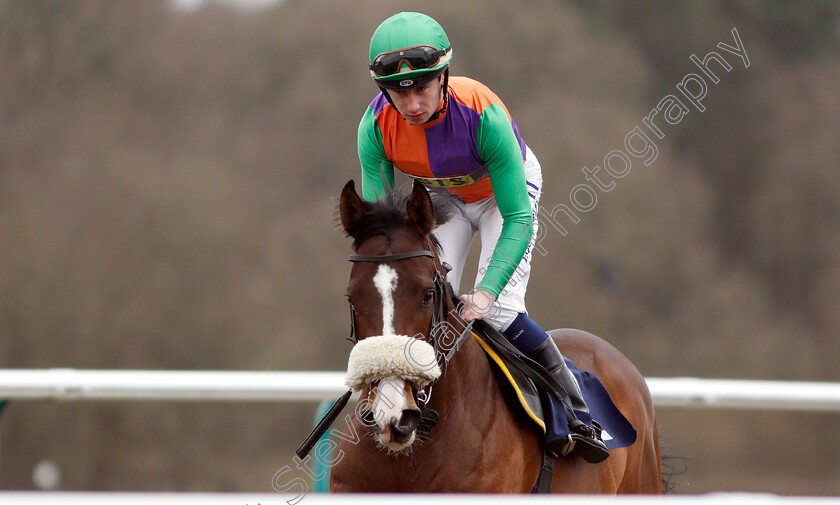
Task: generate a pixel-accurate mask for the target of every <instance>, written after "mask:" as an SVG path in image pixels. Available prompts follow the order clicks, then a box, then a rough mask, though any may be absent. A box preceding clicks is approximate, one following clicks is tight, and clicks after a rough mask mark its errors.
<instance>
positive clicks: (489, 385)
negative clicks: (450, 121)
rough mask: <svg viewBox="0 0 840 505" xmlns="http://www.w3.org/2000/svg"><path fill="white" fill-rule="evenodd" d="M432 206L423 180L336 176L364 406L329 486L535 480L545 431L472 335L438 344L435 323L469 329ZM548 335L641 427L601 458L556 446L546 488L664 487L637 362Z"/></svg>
mask: <svg viewBox="0 0 840 505" xmlns="http://www.w3.org/2000/svg"><path fill="white" fill-rule="evenodd" d="M435 207H436V206H435V205H433V203H432V199H431V198H430V196H429V193H428V191H427V190H426V188H425V187H424V186H422V185H421V184H420V183H419V182H415V183H414V187H413V190H412V191H411V193H410V194H409V195H406V194H405V193H404V192H392V193H390V194H389V195H388V196H387V197H386V198H383V199H381V200H379V201H378V202H367V201H364V200H362V199H361V198H360V197H359V195H358V194H357V193H356V190H355V186H354V183H353V181H352V180H351V181H349V182H348V183H347V185H346V186H345V187H344V189H343V190H342V193H341V199H340V202H339V216H340V221H341V227H342V228H343V230H344V231H345V232H346V233H347V234H348V235H349V236H350V237H352V238H353V240H354V243H353V248H354V250H355V252H356V253H357V254H356V255H354V256H351V257H350V260H351V261H352V262H353V266H352V268H351V272H350V282H349V286H348V289H347V295H348V299H349V301H350V305H351V314H352V318H353V321H352V325H353V329H354V332H355V337H356V339H357V341H358V343H357V344H356V346H355V347H354V349H353V352H351V362H352V363H350V364H348V385H350V381H351V378H350V375H351V371H350V368H351V366H350V365H351V364H352V365H353V366H352V368H354V370H355V371H354V372H352V373H353V375H354V377H353V378H352V381H355V383H354V384H353V385H351V387H354V388H355V389H357V390H360V391H361V398H362V403H361V404H364V405H365V407H364V408H363V409H361V410H360V409H359V408H357V409H356V412H357V414H358V413H361V415H356V416H348V418H349V420H350V423H351V425H350V426H348V428H347V429H348V432H350V433H359V434H360V436H359V437H358V438H356V439H345V440H342V441H341V442H340V443H339V445H338V450H339V451H338V452H337V454H339V455H341V458H340V459H338V460H337V461H336V463H335V464H334V466H333V467H332V470H331V481H330V491H331V492H377V493H394V492H421V493H429V492H446V493H528V492H530V491H531V490H532V488H533V486H534V484H535V483H536V481H537V477H538V475H539V472H540V467H541V463H542V455H543V449H542V440H541V437H542V435H541V434H539V433H538V432H537V430H536V429H535V426H534V425H533V424H531V423H530V422H529V420H528V419H527V418H526V417H525V416H524V414H522V413H520V412H519V411H517V410H515V409H513V408H512V406H511V403H512V401H511V400H510V399H509V398H510V395H509V394H507V393H506V392H505V391H504V389H503V385H502V384H500V382H499V380H497V378H496V375H495V371H494V370H493V369H492V368H491V366H490V364H489V362H488V359H487V357H486V355H485V353H484V351H483V350H482V348H481V347H480V345H479V344H478V343H477V342H476V340H475V339H474V338H460V339H459V342H458V343H459V344H460V348H458V347H457V346H456V347H455V348H453V349H449V350H445V349H444V350H443V351H447V352H441V351H442V349H441V346H442V344H441V340H443V339H440V338H439V337H440V335H438V336H435V335H434V334H433V333H435V331H436V328H439V327H442V326H444V327H447V328H449V329H453V328H454V329H455V330H454V331H455V333H458V332H461V331H463V329H464V322H463V321H461V320H460V318H459V317H458V315H457V314H458V313H457V307H456V306H455V304H454V302H453V300H452V294H451V292H448V290H449V289H451V288H446V287H445V288H444V289H441V288H440V280H441V277H443V276H445V270H444V265H441V263H440V260H439V257H438V250H437V249H438V244H437V242H436V241H435V240H434V236H433V234H432V230H433V228H434V226H435V224H436V223H438V222H440V221H441V220H442V219H444V218H445V216H444V213H442V212H440V210H441V209H440V208H438V209H437V210H438V211H439V212H438V214H437V215H436V214H435V211H436V209H435ZM437 207H440V206H437ZM444 286H445V284H444ZM468 329H469V328H467V330H468ZM438 333H440V332H438ZM450 333H451V332H450ZM466 333H467V332H466V331H464V332H463V333H462V334H461V335H460V337H463V336H464V334H466ZM549 335H550V336H551V337H552V338H554V340H555V341H556V343H557V346H558V347H559V348H560V349H561V351H562V352H563V354H564V355H565V356H567V357H569V358H570V359H572V361H573V362H574V363H575V364H576V365H577V366H578V367H579V368H581V369H585V370H589V371H590V372H592V373H594V374H595V375H596V376H597V377H598V378H600V380H601V382H602V383H603V385H604V386H605V387H606V389H607V391H608V392H609V393H610V395H611V397H612V399H613V401H614V402H615V404H616V406H617V407H618V408H619V410H621V412H622V413H623V414H624V416H625V417H626V418H627V419H628V420H629V421H630V423H631V424H632V425H633V427H634V428H635V429H636V431H637V439H636V442H635V443H633V444H632V445H631V446H630V447H627V448H619V449H613V450H612V451H611V454H610V457H609V458H608V459H607V460H606V461H604V462H603V463H600V464H590V463H586V462H585V461H583V459H582V458H580V457H562V458H558V459H556V460H555V471H554V475H553V478H552V481H551V492H552V493H611V494H612V493H651V494H653V493H655V494H658V493H661V492H662V467H661V461H660V450H659V441H658V435H657V428H656V420H655V417H654V409H653V402H652V400H651V397H650V393H649V391H648V388H647V384H646V383H645V380H644V379H643V377H642V375H641V374H640V373H639V371H638V369H637V368H636V367H635V366H634V365H633V364H632V363H631V362H630V360H629V359H627V358H626V357H625V356H624V355H623V354H621V353H620V352H619V351H618V350H617V349H615V348H614V347H613V346H611V345H610V344H608V343H607V342H605V341H604V340H602V339H600V338H598V337H596V336H595V335H592V334H590V333H586V332H584V331H579V330H572V329H560V330H552V331H550V332H549ZM384 337H387V338H384ZM377 339H379V340H377ZM400 339H403V340H400ZM380 340H388V341H389V342H391V344H388V345H392V346H397V347H399V346H400V345H404V346H405V349H409V348H417V349H420V347H422V348H423V350H428V349H433V350H434V351H435V354H434V357H435V358H434V363H432V364H431V366H428V367H425V368H426V369H423V370H421V372H420V373H417V374H412V373H410V372H408V371H406V369H405V366H404V365H399V364H397V365H394V366H393V367H391V365H389V364H388V363H390V364H393V363H392V362H393V361H394V359H393V358H394V356H395V354H394V353H393V352H392V351H387V350H386V347H387V345H385V344H384V343H382V345H380V343H381V342H380ZM450 340H451V339H450ZM366 341H369V342H368V343H371V344H373V343H376V345H375V346H367V347H370V348H375V351H374V352H370V349H366V350H365V351H364V352H363V354H365V356H364V358H365V359H364V360H362V359H355V358H354V356H353V354H354V353H355V351H356V350H357V348H358V349H361V348H362V344H364V343H366ZM413 343H417V344H418V345H417V346H414V345H412V344H413ZM412 353H413V351H412ZM421 354H422V353H421ZM376 360H380V361H379V362H377V361H376ZM416 361H419V362H423V361H425V362H426V363H428V361H429V359H428V357H424V358H419V359H417V360H416ZM385 362H387V363H385ZM383 363H385V364H383ZM420 368H423V367H420ZM427 369H428V370H427ZM360 370H361V371H360ZM364 370H367V372H365V371H364ZM366 373H367V374H368V375H367V376H366V375H365V374H366ZM429 383H432V385H431V386H429V385H428V384H429ZM386 389H388V390H389V391H390V394H389V395H388V396H387V397H386V395H385V393H384V392H385V390H386ZM424 400H425V402H427V403H425V402H424ZM424 403H425V406H426V407H427V408H429V409H433V410H434V411H436V412H437V413H439V423H438V424H437V426H436V427H434V428H433V429H431V430H430V431H429V432H428V433H427V434H426V436H424V434H423V433H421V432H422V430H421V429H420V427H419V425H420V424H422V423H421V414H420V406H421V405H423V404H424ZM361 404H360V405H361ZM427 431H428V430H427ZM341 438H342V439H344V438H345V437H341ZM424 438H425V439H424Z"/></svg>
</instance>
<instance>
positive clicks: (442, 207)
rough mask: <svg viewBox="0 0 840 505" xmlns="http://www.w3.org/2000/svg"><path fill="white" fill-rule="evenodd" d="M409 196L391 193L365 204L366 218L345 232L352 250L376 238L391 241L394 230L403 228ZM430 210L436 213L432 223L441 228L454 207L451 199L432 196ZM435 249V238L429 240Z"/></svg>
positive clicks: (395, 191) (437, 244) (401, 193)
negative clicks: (349, 237)
mask: <svg viewBox="0 0 840 505" xmlns="http://www.w3.org/2000/svg"><path fill="white" fill-rule="evenodd" d="M408 197H409V194H408V193H406V192H405V191H402V190H398V189H396V190H393V191H390V192H388V193H387V194H385V195H384V196H383V197H382V198H380V199H379V200H377V201H375V202H368V201H365V202H364V206H365V211H366V212H365V215H364V216H363V217H362V218H361V219H359V220H358V222H356V223H355V225H354V226H353V228H352V229H349V230H346V232H347V234H348V235H349V236H351V237H353V250H354V251H356V252H358V251H359V248H360V247H361V246H362V244H363V243H365V242H366V241H367V240H369V239H370V238H372V237H374V236H377V235H384V236H386V237H389V238H390V237H392V236H393V235H394V234H395V233H396V232H397V230H399V229H400V228H402V227H403V225H404V224H405V220H406V217H407V213H406V202H408ZM431 197H432V203H433V208H434V212H435V223H436V224H437V225H441V224H443V223H445V222H446V221H448V220H449V218H450V216H451V215H452V211H453V206H452V203H451V199H450V198H448V197H446V196H445V195H439V194H437V193H435V192H432V193H431ZM429 238H430V239H431V241H432V244H433V245H434V247H435V249H436V250H438V251H440V243H439V242H438V241H437V237H435V236H434V235H431V236H430V237H429Z"/></svg>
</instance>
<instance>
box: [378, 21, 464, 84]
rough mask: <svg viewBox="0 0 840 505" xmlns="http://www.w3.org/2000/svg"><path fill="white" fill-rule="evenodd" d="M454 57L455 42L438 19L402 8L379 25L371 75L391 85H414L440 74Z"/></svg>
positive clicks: (380, 82) (380, 81)
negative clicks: (453, 43) (451, 41)
mask: <svg viewBox="0 0 840 505" xmlns="http://www.w3.org/2000/svg"><path fill="white" fill-rule="evenodd" d="M450 60H452V46H451V45H450V44H449V38H448V37H447V36H446V32H445V31H443V28H442V27H441V26H440V24H438V22H437V21H435V20H434V19H432V18H430V17H429V16H427V15H425V14H420V13H419V12H401V13H399V14H395V15H393V16H391V17H390V18H388V19H386V20H385V21H383V22H382V24H380V25H379V27H378V28H377V29H376V31H375V32H373V36H372V37H371V39H370V58H369V60H368V61H369V63H370V65H369V68H370V75H371V77H372V78H373V80H374V81H376V83H377V84H378V85H379V86H380V87H383V88H387V89H412V88H416V87H418V86H422V85H423V84H426V83H427V82H429V81H431V80H432V79H434V78H436V77H437V76H439V75H440V74H441V73H443V71H445V70H446V69H447V67H448V66H449V62H450Z"/></svg>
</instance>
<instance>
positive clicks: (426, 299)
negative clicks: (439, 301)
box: [423, 288, 435, 305]
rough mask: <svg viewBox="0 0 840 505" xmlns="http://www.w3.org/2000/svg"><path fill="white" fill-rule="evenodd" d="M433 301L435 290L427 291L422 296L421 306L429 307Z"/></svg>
mask: <svg viewBox="0 0 840 505" xmlns="http://www.w3.org/2000/svg"><path fill="white" fill-rule="evenodd" d="M434 299H435V290H434V289H431V288H429V289H427V290H426V293H424V294H423V305H429V304H430V303H432V301H434Z"/></svg>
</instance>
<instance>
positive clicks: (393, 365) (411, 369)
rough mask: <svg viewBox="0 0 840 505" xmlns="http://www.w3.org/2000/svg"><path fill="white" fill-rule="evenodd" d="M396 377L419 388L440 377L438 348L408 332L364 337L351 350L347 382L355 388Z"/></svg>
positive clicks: (345, 380)
mask: <svg viewBox="0 0 840 505" xmlns="http://www.w3.org/2000/svg"><path fill="white" fill-rule="evenodd" d="M395 376H396V377H401V378H403V379H405V380H408V381H411V382H412V383H414V385H415V387H417V388H419V389H423V388H424V387H426V385H428V384H429V383H430V382H432V381H434V380H435V379H437V378H438V377H440V366H438V363H437V359H436V358H435V349H434V347H432V346H431V345H429V344H428V343H427V342H424V341H423V340H420V339H417V338H412V337H407V336H405V335H381V336H377V337H368V338H366V339H364V340H361V341H360V342H359V343H358V344H356V345H355V346H354V347H353V350H352V351H350V359H349V361H348V362H347V377H346V378H345V379H344V383H345V384H347V387H349V388H351V389H353V390H354V391H358V390H360V389H362V388H363V387H364V386H366V385H368V384H371V383H373V382H376V381H380V380H382V379H385V378H387V377H395Z"/></svg>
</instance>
